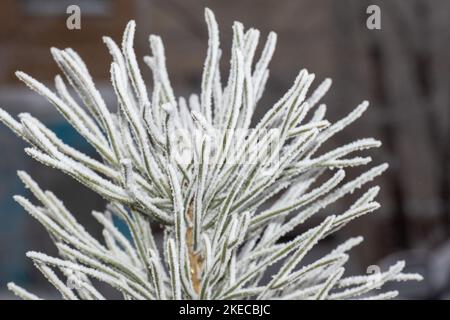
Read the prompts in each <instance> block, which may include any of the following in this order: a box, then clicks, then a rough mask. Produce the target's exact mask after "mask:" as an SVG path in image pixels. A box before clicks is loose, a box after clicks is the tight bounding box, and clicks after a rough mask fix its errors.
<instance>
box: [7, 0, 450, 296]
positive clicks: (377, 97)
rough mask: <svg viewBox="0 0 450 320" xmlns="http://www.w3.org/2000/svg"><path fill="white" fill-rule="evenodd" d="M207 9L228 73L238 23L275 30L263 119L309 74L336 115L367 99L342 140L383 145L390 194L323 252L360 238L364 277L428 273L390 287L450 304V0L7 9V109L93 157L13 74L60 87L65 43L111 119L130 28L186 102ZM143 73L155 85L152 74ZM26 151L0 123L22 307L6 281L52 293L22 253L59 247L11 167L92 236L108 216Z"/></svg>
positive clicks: (127, 0) (19, 4)
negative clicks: (387, 271)
mask: <svg viewBox="0 0 450 320" xmlns="http://www.w3.org/2000/svg"><path fill="white" fill-rule="evenodd" d="M72 4H76V5H78V6H79V7H80V9H81V30H69V29H68V28H67V27H66V19H67V18H68V16H69V15H68V14H67V13H66V9H67V7H68V6H69V5H72ZM371 4H376V5H378V6H379V7H380V9H381V30H369V29H368V28H367V27H366V20H367V18H368V16H369V15H368V14H367V13H366V9H367V7H368V6H369V5H371ZM205 6H208V7H210V8H211V9H213V11H214V12H215V14H216V18H217V19H218V22H219V26H220V31H221V44H222V48H223V49H224V56H223V57H222V65H221V67H222V68H223V72H225V70H227V69H228V63H229V52H228V51H229V49H228V48H229V46H230V43H231V25H232V23H233V21H235V20H238V21H241V22H243V23H244V25H245V26H246V27H251V26H253V27H256V28H258V29H260V30H261V32H262V34H261V35H262V37H261V39H264V38H265V36H266V35H267V33H268V32H269V31H271V30H274V31H276V32H277V33H278V44H277V50H276V52H275V55H274V58H273V61H272V63H271V77H270V79H269V82H268V85H267V89H266V93H265V97H264V98H263V100H262V102H261V106H260V107H259V109H258V110H259V111H260V112H263V111H265V110H267V108H268V107H269V106H271V105H272V104H273V103H274V102H275V101H276V100H277V99H278V98H279V97H280V96H281V95H282V94H283V93H284V92H285V90H287V89H288V87H289V86H290V84H291V83H292V81H293V80H294V78H295V75H296V74H297V72H298V71H299V69H300V68H303V67H306V68H307V69H308V70H309V71H311V72H314V73H315V74H316V79H318V80H317V81H316V84H318V82H319V81H321V80H322V79H324V78H325V77H331V78H332V79H333V81H334V82H333V86H332V88H331V90H330V92H329V93H328V94H327V96H326V98H325V100H324V102H325V103H326V104H327V106H328V116H327V119H329V120H331V121H335V120H337V119H339V118H341V117H343V116H345V115H346V114H347V113H348V112H350V111H351V110H352V109H353V108H354V107H355V106H356V105H357V104H359V103H360V102H361V101H362V100H364V99H367V100H369V101H370V102H371V108H369V110H368V112H366V114H365V115H364V116H363V118H362V119H360V120H358V121H357V122H356V123H355V124H353V125H352V126H351V127H349V128H347V129H346V130H345V131H344V132H343V133H341V134H340V135H339V136H337V137H336V139H335V140H334V141H333V144H334V145H336V146H337V145H339V144H342V143H347V142H350V141H352V140H354V139H356V138H362V137H370V136H373V137H375V138H377V139H380V140H382V141H383V143H384V144H383V147H382V148H381V149H379V150H374V151H372V152H370V155H371V156H372V157H373V158H374V162H375V163H376V164H378V163H381V162H389V164H390V169H389V170H388V172H387V173H385V174H384V175H383V176H382V177H381V178H378V179H377V181H376V183H378V184H379V185H381V187H382V192H381V195H380V197H379V202H381V204H382V207H381V209H380V210H378V212H377V213H375V214H372V215H369V216H365V217H363V218H360V219H358V220H356V221H354V222H353V223H351V224H350V225H349V226H347V227H346V228H344V229H342V230H341V231H339V233H338V234H337V235H336V236H334V237H333V238H330V239H328V240H327V241H324V242H323V243H321V245H320V247H319V248H318V250H317V254H320V253H321V250H326V249H329V248H331V247H332V246H334V245H336V244H337V243H340V242H341V241H343V240H344V239H346V238H348V237H350V236H356V235H364V237H365V242H364V243H363V244H362V245H360V246H359V247H357V248H356V249H354V251H353V256H352V261H351V265H350V272H355V273H356V272H358V273H366V272H367V267H368V266H370V265H377V266H380V267H381V268H382V269H383V268H385V267H386V266H387V265H388V264H389V263H391V262H392V261H394V260H398V259H405V260H407V262H408V267H407V270H408V271H412V272H421V273H422V274H423V275H424V277H425V280H424V281H423V282H421V283H408V284H395V285H396V286H397V287H399V286H400V292H401V297H402V298H408V299H449V298H450V237H449V236H450V206H449V198H450V170H449V165H450V144H449V138H450V136H449V121H450V96H449V92H450V1H448V0H409V1H400V0H389V1H376V0H369V1H367V0H339V1H338V0H295V1H287V0H276V1H275V0H246V1H230V0H213V1H212V0H210V1H200V0H189V1H186V0H84V1H76V0H2V1H1V2H0V21H1V28H0V106H1V107H2V108H4V109H6V110H7V111H9V112H11V113H13V114H17V113H19V112H30V113H32V114H33V115H35V116H37V117H38V118H40V119H41V120H42V121H44V122H45V123H46V124H48V125H49V126H50V127H51V128H52V129H53V130H54V131H55V132H56V133H57V134H58V135H59V136H60V137H62V138H63V140H64V141H66V142H68V143H69V144H71V145H73V146H75V147H76V148H78V149H80V150H82V151H83V152H86V153H90V154H93V152H92V150H91V149H90V148H89V146H88V145H87V144H86V143H85V142H84V141H83V140H82V139H81V138H80V137H79V136H78V135H77V134H76V133H75V132H74V131H73V130H72V129H71V128H70V126H68V125H67V124H66V123H65V122H64V121H63V118H62V117H61V116H60V115H59V114H57V112H56V111H55V109H54V108H53V107H52V106H51V105H50V104H49V103H47V102H46V101H45V100H44V99H42V98H41V97H39V96H38V95H36V94H34V93H33V92H32V91H30V90H29V89H27V88H26V87H25V86H24V85H23V84H22V83H20V82H19V81H18V80H17V79H16V78H15V77H14V71H15V70H18V69H19V70H23V71H25V72H27V73H29V74H30V75H32V76H33V77H35V78H37V79H38V80H40V81H43V82H45V83H47V84H48V85H50V86H53V79H54V76H55V75H56V74H57V73H58V72H59V70H58V69H57V67H56V64H55V63H54V62H53V60H52V58H51V55H50V52H49V48H50V47H51V46H55V47H59V48H65V47H69V46H70V47H72V48H73V49H75V50H76V51H77V52H78V53H79V54H80V55H81V56H82V58H83V59H84V60H85V62H86V64H87V65H88V67H89V69H90V72H91V74H92V75H93V77H94V78H95V81H96V84H97V87H98V88H99V89H100V91H101V92H102V94H103V95H104V98H105V100H106V101H107V102H108V105H109V106H110V107H111V108H112V109H115V108H116V107H117V102H116V101H115V99H114V95H113V92H112V88H111V85H110V83H109V64H110V62H111V59H110V56H109V54H108V51H107V49H106V47H105V46H104V45H103V43H102V40H101V36H103V35H109V36H112V37H113V38H114V39H115V40H116V41H118V42H120V39H121V36H122V32H123V29H124V27H125V25H126V23H127V21H128V20H129V19H135V20H136V23H137V35H136V44H135V48H136V51H137V56H138V57H142V56H143V55H144V54H148V53H149V48H148V40H147V39H148V35H149V34H150V33H153V34H158V35H161V36H162V38H163V41H164V43H165V48H166V55H167V63H168V69H169V75H170V77H171V81H172V84H173V86H174V88H175V90H176V92H177V94H178V95H186V94H188V93H190V92H198V91H199V86H200V80H201V72H202V65H203V59H204V56H205V50H206V45H207V31H206V26H205V23H204V21H203V8H204V7H205ZM141 70H142V71H143V73H144V77H145V78H146V79H147V80H150V79H151V77H150V71H149V70H148V69H147V68H146V67H145V66H144V64H142V65H141ZM149 83H150V81H149ZM24 146H25V144H24V143H22V142H21V140H20V139H18V138H17V137H16V136H14V135H13V134H12V133H11V132H10V131H9V130H8V129H7V128H5V127H4V126H1V127H0V154H1V156H0V298H5V299H9V298H13V297H12V294H10V293H9V292H7V291H6V288H5V285H6V283H7V282H8V281H15V282H17V283H18V284H20V285H24V286H26V287H27V288H29V289H30V290H31V291H33V292H37V293H40V294H42V295H44V296H48V297H53V296H55V297H56V295H55V291H54V290H52V289H51V287H50V285H49V284H47V282H46V281H45V279H44V278H43V277H42V276H41V275H40V274H39V272H38V271H37V270H36V269H34V267H33V265H32V263H31V262H30V261H29V260H28V259H27V258H26V257H25V252H26V251H28V250H39V251H44V252H47V253H49V254H54V253H55V248H54V247H53V246H52V244H51V241H50V238H49V237H48V235H47V234H46V232H45V231H44V230H43V228H42V227H41V226H40V225H39V224H38V223H37V222H36V221H35V220H34V219H32V218H31V217H30V216H28V215H27V214H26V213H25V212H24V211H23V210H22V209H21V208H20V207H19V205H17V204H15V202H14V201H13V200H12V196H13V195H14V194H22V195H28V192H27V191H26V190H25V189H24V188H23V186H22V185H21V183H20V181H19V179H18V178H17V176H16V170H18V169H21V170H26V171H28V172H29V173H30V174H31V175H32V176H33V177H34V178H35V179H36V180H37V181H38V182H39V183H40V184H41V185H42V187H44V188H48V189H50V190H52V191H54V192H55V193H56V194H57V195H58V196H59V197H60V198H61V199H63V200H64V202H65V204H66V206H67V207H68V208H69V209H70V210H71V211H72V212H73V213H74V214H75V215H76V217H77V218H78V219H79V220H80V221H81V222H82V223H83V224H85V225H86V226H87V229H88V230H89V231H91V232H92V233H94V234H97V235H98V234H100V230H99V228H98V226H97V225H96V224H95V223H94V220H93V218H91V216H90V211H91V210H93V209H95V210H102V209H103V207H104V202H103V200H102V199H101V198H100V197H98V196H96V195H95V194H93V193H92V192H90V191H88V190H87V189H86V188H84V187H82V186H81V185H79V184H77V183H76V182H74V181H73V180H71V179H70V178H69V177H66V176H64V175H63V174H60V173H59V172H57V171H55V170H51V169H48V168H46V167H44V166H42V165H40V164H38V163H36V162H34V161H32V160H31V159H29V158H28V157H27V156H26V155H25V153H24V152H23V148H24ZM330 147H332V145H330ZM357 173H358V172H357V170H356V172H355V174H357ZM347 201H349V200H347ZM345 205H348V203H341V204H340V205H337V206H334V207H333V208H331V209H332V210H339V208H340V207H342V208H344V207H345ZM338 212H340V211H338ZM311 222H312V223H315V222H317V221H314V220H312V221H311Z"/></svg>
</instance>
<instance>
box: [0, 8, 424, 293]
mask: <svg viewBox="0 0 450 320" xmlns="http://www.w3.org/2000/svg"><path fill="white" fill-rule="evenodd" d="M205 18H206V23H207V26H208V32H209V42H208V51H207V54H206V60H205V64H204V70H203V75H202V83H201V93H200V94H199V95H197V94H192V95H191V96H190V97H188V98H187V99H186V98H184V97H178V98H177V97H176V96H175V94H174V91H173V89H172V86H171V84H170V80H169V76H168V73H167V69H166V61H165V54H164V46H163V43H162V41H161V38H160V37H158V36H154V35H152V36H150V38H149V41H150V48H151V51H152V54H153V55H152V56H148V57H145V58H144V61H145V63H146V64H147V65H148V66H149V67H150V69H151V71H152V73H153V87H152V90H151V91H147V86H146V85H145V83H144V81H143V78H142V75H141V71H140V67H139V65H138V62H137V59H136V56H135V53H134V50H133V40H134V33H135V23H134V21H131V22H130V23H129V24H128V25H127V27H126V29H125V33H124V36H123V41H122V45H121V48H120V47H119V46H118V45H117V44H116V43H115V42H114V41H113V40H112V39H111V38H108V37H105V38H104V42H105V44H106V45H107V47H108V49H109V52H110V53H111V55H112V59H113V62H112V64H111V82H112V84H113V87H114V90H115V93H116V96H117V101H118V105H119V108H118V110H117V111H116V112H115V113H114V112H111V111H110V110H111V108H108V107H107V106H106V104H105V102H104V100H103V98H102V96H101V94H100V92H99V91H98V90H97V89H96V87H95V84H94V82H93V79H92V77H91V76H90V74H89V71H88V69H87V67H86V65H85V64H84V62H83V61H82V59H81V58H80V57H79V55H78V54H77V53H76V52H75V51H74V50H72V49H70V48H69V49H64V50H59V49H56V48H52V50H51V53H52V55H53V57H54V59H55V60H56V63H57V64H58V66H59V67H60V68H61V70H62V74H63V75H64V77H65V80H63V77H61V76H59V75H58V76H56V78H55V87H56V92H53V91H52V90H50V89H48V88H47V87H45V86H44V85H43V84H42V83H40V82H38V81H37V80H35V79H34V78H32V77H31V76H29V75H27V74H25V73H23V72H17V73H16V75H17V77H18V78H19V79H20V80H22V81H23V82H24V83H25V84H26V85H27V86H29V87H30V88H31V89H32V90H34V91H36V92H37V93H38V94H40V95H41V96H43V97H45V98H46V99H48V101H49V102H50V103H51V104H53V105H54V107H55V108H56V109H57V110H58V111H59V112H60V113H61V114H62V115H63V116H64V117H65V119H66V120H67V121H68V122H69V123H70V124H71V125H72V126H73V127H74V129H75V130H77V132H79V133H80V134H81V136H83V137H84V138H85V139H86V140H87V141H88V143H89V144H90V145H92V147H93V148H94V149H95V150H96V151H97V152H98V156H99V157H98V158H99V159H101V160H96V159H93V158H91V157H89V156H87V155H86V154H83V153H81V152H80V151H78V150H76V149H74V148H72V147H70V146H68V145H67V144H65V143H64V142H63V141H62V140H61V139H59V138H58V137H57V136H56V135H55V134H54V133H53V132H52V131H51V130H49V129H48V128H47V127H46V126H45V125H44V124H43V123H42V122H40V121H39V120H38V119H36V118H34V117H33V116H32V115H30V114H28V113H23V114H20V115H19V120H15V119H14V118H13V117H11V116H10V115H9V114H8V113H6V112H5V111H3V110H1V109H0V119H1V121H2V122H3V123H4V124H6V125H7V126H8V127H9V128H11V129H12V130H13V131H14V132H15V133H16V134H17V135H19V136H20V137H21V138H23V139H24V140H26V141H27V142H28V143H29V144H30V147H29V148H26V153H27V154H29V155H30V156H32V157H33V158H35V159H36V160H38V161H39V162H41V163H43V164H45V165H48V166H51V167H54V168H56V169H59V170H61V171H63V172H65V173H67V174H68V175H70V176H72V177H73V178H75V179H76V180H78V181H79V182H81V183H82V184H84V185H85V186H86V187H88V188H90V189H91V190H92V191H94V192H96V193H98V194H99V195H101V196H102V197H103V198H105V199H106V200H107V201H108V205H107V207H106V210H105V212H103V213H100V212H93V216H94V217H95V218H96V220H98V222H99V223H100V224H101V225H102V226H103V228H104V229H103V235H104V242H103V243H102V242H100V241H98V240H97V239H95V238H93V237H92V236H91V235H89V233H87V232H86V230H85V229H84V228H83V227H82V226H81V225H80V224H79V223H78V222H77V220H76V219H75V218H74V217H73V216H72V214H71V213H70V212H69V211H68V210H67V209H66V208H65V207H64V205H63V203H62V202H61V201H60V200H59V199H58V198H57V197H56V196H55V195H54V194H53V193H52V192H50V191H44V190H42V189H40V188H39V186H38V185H37V184H36V182H34V181H33V180H32V178H31V177H30V176H29V175H28V174H26V173H25V172H19V177H20V178H21V179H22V181H23V182H24V184H25V185H26V186H27V188H29V189H30V191H31V192H32V193H33V195H34V196H35V197H36V198H37V199H38V200H39V202H40V205H35V204H33V203H31V202H30V201H29V200H27V199H25V198H23V197H21V196H16V197H15V200H16V201H17V202H18V203H19V204H20V205H21V206H22V207H23V208H24V209H25V210H26V211H27V212H29V213H30V214H31V215H32V216H33V217H34V218H36V219H37V220H38V221H39V222H40V223H41V224H42V225H43V226H44V227H45V228H46V229H47V231H48V232H49V234H50V235H51V238H52V240H53V241H54V242H55V245H56V246H57V248H58V251H59V255H60V257H59V258H57V257H50V256H47V255H45V254H43V253H39V252H28V253H27V256H28V257H29V258H31V259H32V260H33V262H34V264H35V265H36V267H37V268H38V269H39V270H40V271H41V272H42V273H43V275H44V276H45V277H46V278H47V279H48V281H49V282H50V283H52V284H53V285H54V286H55V288H56V289H57V290H58V291H59V292H60V293H61V295H62V297H63V298H65V299H104V296H103V294H102V293H101V292H100V291H99V290H98V289H96V288H95V287H94V286H93V283H92V282H91V280H92V279H96V280H99V281H103V282H106V283H108V284H109V285H111V286H112V287H114V288H115V289H117V290H119V291H120V292H121V293H122V294H123V297H124V298H125V299H232V298H240V299H244V298H256V299H349V298H350V299H354V298H364V299H378V298H379V299H381V298H393V297H395V296H396V295H397V292H396V291H388V292H383V291H380V290H377V291H374V289H377V288H379V287H380V286H382V285H383V284H384V283H385V282H388V281H403V280H420V279H421V277H420V275H417V274H405V273H402V269H403V267H404V263H403V262H399V263H397V264H395V265H394V266H392V267H391V268H389V269H388V270H387V271H384V272H381V273H379V274H376V275H374V274H371V275H365V276H358V277H346V276H344V274H345V272H344V271H345V269H344V264H345V263H346V261H347V260H348V253H347V252H348V251H349V250H350V249H351V248H352V247H353V246H355V245H357V244H358V243H360V242H361V241H362V239H361V238H353V239H350V240H348V241H347V242H345V243H344V244H342V245H340V246H338V247H337V248H336V249H335V250H333V251H331V252H330V253H328V254H327V255H325V256H323V257H322V258H320V259H318V260H317V261H315V262H313V263H311V264H305V263H303V262H302V261H303V258H304V257H305V255H306V254H308V252H309V251H310V250H311V249H312V248H313V247H314V246H315V245H316V244H317V243H318V242H319V241H320V240H322V239H323V238H325V237H327V236H328V235H329V234H330V233H332V232H335V231H336V230H338V229H340V228H342V227H343V226H344V225H345V224H346V223H348V222H349V221H350V220H352V219H354V218H356V217H359V216H361V215H364V214H366V213H369V212H372V211H374V210H376V209H377V208H378V207H379V204H378V203H377V202H376V201H374V198H375V197H376V195H377V194H378V191H379V188H378V187H372V188H370V189H369V190H368V191H367V192H365V193H363V194H362V195H361V196H360V198H359V199H358V200H356V201H355V202H354V204H353V205H352V206H350V207H349V208H348V209H347V210H346V211H344V212H343V213H336V214H335V215H332V216H329V217H326V218H324V220H323V221H322V223H320V224H319V225H318V226H316V227H314V228H311V229H309V230H308V231H306V232H304V233H303V234H300V235H297V236H296V237H295V238H294V239H293V240H291V241H289V242H283V241H282V237H283V236H284V235H286V234H287V233H288V232H290V231H292V230H293V229H294V228H296V227H297V226H299V225H300V224H303V223H304V222H305V221H306V220H307V219H308V218H310V217H311V216H313V215H314V214H316V213H318V212H320V211H321V210H322V209H324V208H326V207H327V206H329V205H330V204H332V203H334V202H335V201H337V200H338V199H340V198H342V197H344V196H346V195H348V194H350V193H353V192H354V191H355V190H356V189H359V188H361V187H363V186H364V185H365V184H367V183H368V182H370V181H372V180H373V179H374V178H375V177H376V176H378V175H380V174H381V173H382V172H383V171H384V170H385V169H386V168H387V165H386V164H382V165H379V166H376V167H373V168H371V169H369V170H368V171H366V172H365V173H363V174H362V175H360V176H359V177H357V178H356V179H354V180H352V181H348V182H343V181H344V179H345V170H346V169H347V168H348V167H354V166H363V165H367V164H368V163H369V162H370V161H371V158H370V157H361V156H353V155H351V154H352V153H354V152H357V151H360V150H363V149H368V148H373V147H379V146H380V145H381V143H380V142H379V141H377V140H375V139H372V138H368V139H361V140H356V141H354V142H351V143H349V144H347V145H345V146H342V147H339V148H337V149H335V150H333V151H329V152H326V153H323V154H321V155H317V151H318V150H319V148H320V146H321V145H322V144H323V143H324V142H325V141H327V140H328V139H330V138H331V137H333V136H334V135H335V134H336V133H338V132H339V131H341V130H342V129H344V128H345V127H346V126H347V125H349V124H351V123H352V122H353V121H355V120H356V119H357V118H359V117H360V116H361V114H362V113H363V112H364V111H365V110H366V109H367V107H368V103H367V102H363V103H361V104H360V105H359V106H358V107H357V108H356V109H355V110H354V111H353V112H352V113H350V114H349V115H348V116H347V117H345V118H344V119H342V120H340V121H338V122H336V123H334V124H330V122H328V121H327V120H325V119H324V117H325V113H326V107H325V105H323V104H322V105H318V103H319V101H320V100H321V98H322V97H323V96H324V95H325V93H326V91H327V90H328V89H329V87H330V85H331V80H330V79H326V80H325V81H323V82H322V84H320V85H319V86H318V87H317V89H316V90H315V91H314V92H313V93H312V94H311V95H310V96H309V98H308V97H307V92H308V89H309V87H310V86H311V84H312V82H313V79H314V75H313V74H310V73H308V72H307V71H306V70H301V71H300V72H299V74H298V76H297V78H296V79H295V82H294V85H293V86H292V87H291V88H290V89H289V90H288V91H287V93H286V94H285V95H284V96H283V97H282V98H281V99H280V100H279V101H278V102H277V103H276V104H275V105H274V106H273V107H272V108H271V109H270V110H269V111H268V112H267V113H266V114H265V116H264V117H263V118H262V119H261V120H260V121H259V123H258V124H257V125H256V126H255V127H253V128H250V125H251V119H252V117H253V114H254V111H255V109H256V108H257V106H258V101H259V99H260V98H261V96H262V94H263V91H264V87H265V84H266V81H267V79H268V75H269V69H268V65H269V61H270V60H271V57H272V55H273V53H274V49H275V44H276V34H275V33H270V34H269V36H268V37H267V41H266V43H265V46H264V48H263V49H262V52H261V56H260V57H259V59H257V60H255V61H256V62H255V63H254V59H255V55H256V54H255V53H256V49H257V44H258V40H259V36H260V33H259V31H258V30H256V29H253V28H250V29H248V30H244V26H243V25H242V24H241V23H239V22H236V23H234V25H233V43H232V49H231V68H230V73H229V76H228V81H227V83H226V85H225V86H223V85H222V83H221V75H220V69H219V61H220V57H221V49H220V46H219V31H218V26H217V23H216V20H215V18H214V15H213V13H212V12H211V11H210V10H208V9H206V11H205ZM65 81H67V82H68V83H69V84H70V85H71V86H72V87H73V89H74V90H75V92H76V94H77V95H78V96H79V97H78V98H79V99H75V98H73V97H72V96H71V93H70V91H69V90H68V89H67V87H66V84H65ZM78 101H81V102H82V104H83V106H82V105H80V104H79V102H78ZM335 168H337V169H335ZM317 181H325V182H323V183H322V184H320V183H318V182H317ZM262 205H264V208H265V209H264V210H261V209H260V207H261V206H262ZM113 216H116V217H117V218H119V219H122V220H123V221H124V222H125V223H126V225H127V226H128V228H129V230H130V232H131V235H132V237H131V239H128V238H127V237H126V236H124V235H123V234H122V233H121V232H120V231H119V230H118V229H117V228H116V226H115V225H114V220H113ZM154 223H159V224H161V225H162V226H163V229H164V243H163V244H162V248H163V250H162V252H160V249H159V247H160V246H157V244H156V242H155V239H154V237H153V231H152V227H153V226H154ZM277 262H281V263H278V264H276V265H277V266H279V267H278V268H277V269H276V270H275V271H272V270H274V268H273V265H274V264H275V263H277ZM270 266H272V268H271V269H270V270H271V272H273V274H270V275H268V270H269V267H270ZM55 271H57V272H55ZM62 276H63V277H65V278H66V279H64V280H61V279H60V277H62ZM266 279H269V280H266ZM8 287H9V289H10V290H11V291H13V292H14V293H15V294H17V295H18V296H20V297H22V298H24V299H39V298H38V297H37V296H35V295H34V294H31V293H29V292H27V291H26V290H24V289H22V288H20V287H18V286H17V285H15V284H13V283H10V284H9V285H8Z"/></svg>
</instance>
